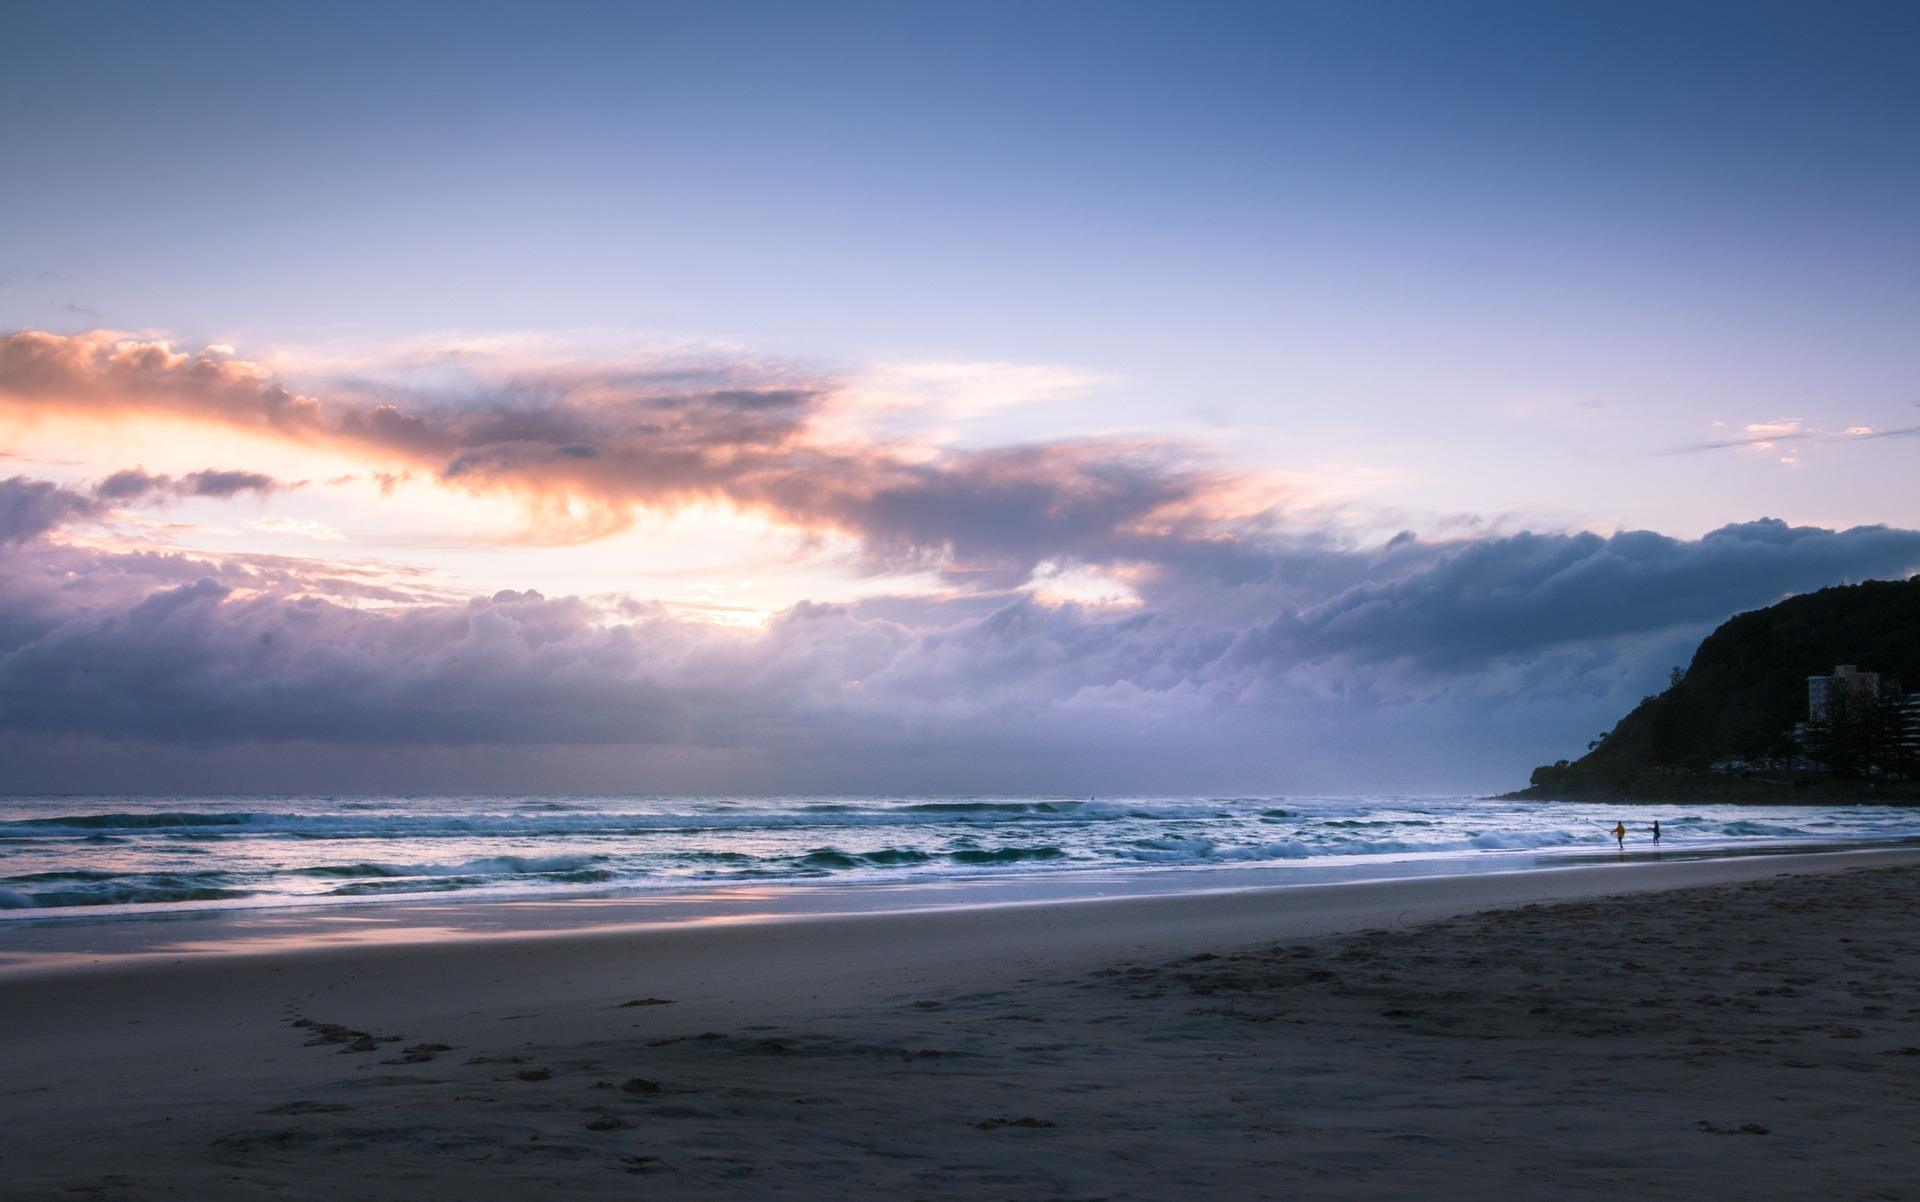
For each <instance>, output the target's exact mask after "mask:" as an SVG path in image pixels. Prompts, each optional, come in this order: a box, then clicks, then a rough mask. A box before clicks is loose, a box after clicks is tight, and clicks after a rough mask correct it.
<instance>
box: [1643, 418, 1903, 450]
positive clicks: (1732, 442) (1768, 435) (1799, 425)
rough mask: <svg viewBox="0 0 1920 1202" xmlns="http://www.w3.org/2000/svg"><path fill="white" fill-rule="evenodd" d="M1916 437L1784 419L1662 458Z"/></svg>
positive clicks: (1754, 424)
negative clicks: (1821, 426) (1828, 427)
mask: <svg viewBox="0 0 1920 1202" xmlns="http://www.w3.org/2000/svg"><path fill="white" fill-rule="evenodd" d="M1714 424H1715V425H1718V424H1719V423H1718V422H1716V423H1714ZM1914 437H1920V426H1895V427H1893V428H1892V429H1886V430H1881V429H1875V428H1874V427H1872V426H1848V427H1846V428H1845V429H1843V430H1839V431H1832V430H1823V429H1818V428H1815V427H1809V426H1807V425H1806V424H1805V423H1804V422H1803V421H1802V420H1801V419H1800V418H1797V417H1783V418H1775V419H1774V420H1772V421H1764V422H1749V423H1748V424H1747V425H1746V426H1744V427H1742V428H1741V431H1740V436H1739V437H1737V438H1721V439H1715V440H1713V441H1711V442H1695V443H1688V444H1686V445H1684V446H1677V447H1669V448H1667V449H1666V450H1664V451H1661V452H1659V454H1661V455H1698V454H1701V453H1703V452H1707V451H1727V450H1750V451H1771V450H1773V449H1774V448H1775V447H1777V446H1778V445H1779V444H1781V443H1783V442H1793V443H1822V442H1860V441H1865V440H1871V439H1881V438H1914Z"/></svg>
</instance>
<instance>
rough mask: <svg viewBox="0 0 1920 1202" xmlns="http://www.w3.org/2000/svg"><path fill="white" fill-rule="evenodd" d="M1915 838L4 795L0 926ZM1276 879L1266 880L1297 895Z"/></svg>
mask: <svg viewBox="0 0 1920 1202" xmlns="http://www.w3.org/2000/svg"><path fill="white" fill-rule="evenodd" d="M1655 820H1658V821H1659V822H1660V824H1661V828H1662V833H1663V840H1662V843H1661V847H1662V849H1664V850H1666V851H1668V852H1683V851H1688V850H1692V851H1701V852H1705V851H1712V850H1723V851H1738V850H1740V849H1743V848H1745V849H1760V848H1766V849H1772V850H1786V849H1789V848H1818V847H1820V846H1832V845H1838V844H1862V843H1882V842H1897V841H1901V840H1906V839H1915V838H1920V810H1916V809H1906V808H1899V807H1890V806H1831V805H1820V806H1780V805H1769V806H1764V807H1761V806H1731V805H1685V804H1680V805H1658V806H1608V805H1595V804H1563V803H1550V804H1543V803H1537V802H1505V801H1494V800H1488V799H1484V798H1472V797H1359V798H1331V797H1326V798H1320V797H1137V798H1086V797H1080V798H1071V797H753V798H748V797H684V796H680V797H592V796H555V797H219V798H190V797H163V798H127V797H28V798H5V799H0V922H4V921H7V920H17V919H45V918H52V917H57V916H62V915H94V916H104V915H106V914H127V913H173V912H179V911H184V910H205V909H228V908H248V907H258V906H317V905H335V904H342V903H348V902H355V901H359V902H364V901H369V900H379V899H406V900H421V899H424V898H429V897H447V898H454V897H458V898H462V899H468V900H484V899H489V898H499V899H511V898H526V897H543V896H544V897H550V896H582V895H595V894H601V895H604V894H620V893H627V892H631V891H636V890H661V889H673V888H676V887H678V888H700V887H713V886H717V885H728V884H734V885H739V884H746V883H751V884H753V885H756V886H764V887H772V888H778V887H782V886H789V885H791V886H794V887H801V886H805V885H807V884H809V883H814V882H821V881H832V882H837V883H860V882H897V883H931V882H936V881H944V880H961V879H978V878H996V879H1000V880H1008V879H1012V878H1019V877H1026V878H1034V877H1038V876H1040V875H1043V874H1062V873H1080V874H1088V873H1094V874H1098V873H1102V872H1107V873H1111V872H1115V871H1116V870H1125V871H1126V872H1127V873H1128V874H1130V875H1136V874H1138V873H1139V872H1142V871H1152V872H1167V873H1173V872H1196V871H1203V870H1207V869H1220V868H1227V867H1231V868H1236V869H1246V868H1258V867H1271V868H1275V869H1282V868H1288V867H1306V866H1314V865H1319V866H1332V865H1335V864H1343V865H1352V866H1360V865H1382V866H1384V865H1390V864H1406V863H1407V862H1409V861H1427V862H1428V863H1426V864H1425V865H1423V867H1422V871H1424V872H1434V871H1440V872H1444V871H1449V870H1450V869H1453V868H1457V869H1458V870H1459V871H1485V870H1487V869H1489V868H1497V867H1498V866H1499V864H1500V863H1501V862H1504V861H1512V862H1514V863H1515V864H1516V866H1523V865H1522V864H1521V861H1523V860H1524V861H1527V862H1532V861H1536V860H1537V859H1538V856H1539V854H1540V853H1542V852H1562V853H1566V854H1572V855H1578V854H1581V853H1583V852H1589V851H1590V852H1596V853H1600V852H1604V853H1613V852H1615V850H1616V848H1615V844H1614V840H1613V837H1612V835H1611V834H1610V833H1609V831H1610V829H1611V827H1612V826H1613V824H1614V823H1615V822H1616V821H1624V822H1625V823H1626V824H1627V826H1628V828H1629V841H1630V846H1632V847H1635V848H1649V847H1651V846H1652V844H1651V842H1650V832H1649V831H1648V829H1647V828H1648V827H1649V826H1650V825H1651V824H1652V823H1653V822H1654V821H1655ZM1285 880H1286V876H1285V874H1282V873H1276V874H1275V875H1274V883H1285Z"/></svg>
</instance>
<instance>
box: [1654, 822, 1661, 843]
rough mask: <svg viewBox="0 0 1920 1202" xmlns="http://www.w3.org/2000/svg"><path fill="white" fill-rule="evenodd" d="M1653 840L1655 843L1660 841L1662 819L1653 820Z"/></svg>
mask: <svg viewBox="0 0 1920 1202" xmlns="http://www.w3.org/2000/svg"><path fill="white" fill-rule="evenodd" d="M1653 841H1654V842H1655V843H1658V842H1660V820H1659V819H1658V818H1655V819H1654V820H1653Z"/></svg>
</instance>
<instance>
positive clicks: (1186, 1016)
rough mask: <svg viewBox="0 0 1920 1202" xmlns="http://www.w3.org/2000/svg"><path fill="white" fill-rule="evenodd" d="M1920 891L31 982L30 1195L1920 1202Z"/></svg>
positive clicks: (1336, 910) (1016, 911)
mask: <svg viewBox="0 0 1920 1202" xmlns="http://www.w3.org/2000/svg"><path fill="white" fill-rule="evenodd" d="M1916 1132H1920V853H1916V852H1913V851H1891V852H1875V853H1854V854H1840V855H1808V856H1790V857H1778V858H1770V859H1766V860H1727V861H1708V862H1699V863H1668V864H1621V865H1603V866H1595V867H1590V868H1581V869H1575V870H1568V871H1558V872H1538V873H1516V874H1510V875H1503V876H1489V877H1476V878H1463V879H1452V880H1436V879H1416V880H1399V881H1388V882H1378V883H1361V884H1348V885H1335V886H1316V887H1306V888H1296V889H1278V890H1260V891H1248V892H1240V893H1226V894H1211V895H1198V896H1172V897H1151V898H1135V899H1128V900H1124V901H1115V902H1088V903H1077V904H1069V905H1042V906H1008V907H994V908H986V909H971V910H957V911H944V912H935V913H918V914H897V915H867V916H860V917H855V918H845V919H808V920H803V921H794V922H780V923H746V924H739V925H720V926H704V927H703V926H697V925H696V926H683V927H678V928H675V929H670V930H649V931H625V932H609V933H603V934H597V935H591V936H582V937H573V938H565V937H522V938H514V939H492V940H488V939H471V940H461V941H453V942H440V943H428V944H419V945H409V946H371V947H347V948H335V949H325V950H308V951H281V952H273V953H267V954H255V955H244V956H222V955H208V954H194V955H182V956H180V957H178V958H177V959H176V960H173V961H167V962H152V961H142V962H137V963H126V962H120V961H116V960H115V959H113V958H111V957H108V958H105V959H104V960H103V961H102V962H101V963H99V964H90V965H85V966H79V967H70V968H61V969H58V970H43V971H38V972H13V973H8V974H0V1197H5V1198H7V1199H15V1198H20V1199H38V1198H88V1197H93V1198H126V1199H146V1198H260V1197H286V1198H313V1199H340V1198H346V1199H419V1198H480V1199H486V1198H526V1197H539V1196H552V1197H569V1198H571V1197H581V1198H593V1197H610V1198H612V1197H618V1198H666V1199H676V1198H686V1199H716V1198H743V1199H744V1198H766V1197H780V1196H785V1197H794V1198H809V1199H811V1198H821V1199H826V1198H842V1197H858V1198H890V1199H891V1198H902V1199H911V1198H930V1199H931V1198H956V1199H958V1198H968V1199H973V1198H1008V1199H1014V1198H1019V1199H1025V1198H1068V1199H1094V1198H1116V1199H1117V1198H1143V1199H1145V1198H1153V1199H1160V1198H1165V1199H1175V1198H1195V1197H1207V1196H1219V1197H1235V1198H1276V1199H1278V1198H1302V1197H1305V1198H1315V1197H1328V1198H1335V1197H1341V1198H1344V1197H1453V1196H1461V1195H1465V1194H1469V1193H1472V1194H1489V1193H1493V1194H1504V1195H1508V1196H1516V1197H1595V1196H1614V1197H1625V1198H1650V1197H1651V1198H1658V1197H1683V1196H1684V1197H1697V1196H1702V1195H1705V1196H1712V1197H1736V1196H1766V1197H1781V1198H1792V1197H1806V1198H1813V1197H1843V1198H1902V1197H1913V1196H1915V1194H1914V1185H1913V1182H1914V1180H1915V1179H1916V1177H1917V1176H1920V1140H1917V1137H1916V1134H1915V1133H1916Z"/></svg>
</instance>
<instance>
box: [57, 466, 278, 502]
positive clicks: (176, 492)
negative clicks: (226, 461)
mask: <svg viewBox="0 0 1920 1202" xmlns="http://www.w3.org/2000/svg"><path fill="white" fill-rule="evenodd" d="M295 487H298V485H289V484H282V483H281V482H280V481H278V480H275V479H274V478H273V477H272V476H263V475H261V474H260V473H259V472H242V471H213V470H208V471H199V472H189V473H188V474H187V475H184V476H180V477H178V478H176V477H173V476H155V475H149V474H148V473H146V472H144V471H142V470H140V469H139V468H129V469H127V470H125V471H119V472H115V473H113V474H112V475H111V476H108V477H107V478H106V479H105V480H102V481H101V482H100V483H99V484H97V485H95V486H94V490H93V494H94V496H96V497H98V498H100V499H101V500H103V501H115V502H132V501H170V500H180V499H182V498H186V497H214V498H220V499H225V498H228V497H234V496H238V495H239V494H241V493H245V492H253V493H261V494H266V493H272V492H279V491H281V490H283V489H287V488H295Z"/></svg>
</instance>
